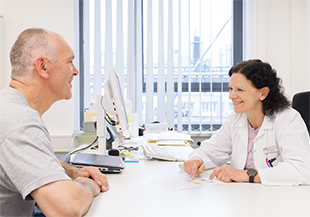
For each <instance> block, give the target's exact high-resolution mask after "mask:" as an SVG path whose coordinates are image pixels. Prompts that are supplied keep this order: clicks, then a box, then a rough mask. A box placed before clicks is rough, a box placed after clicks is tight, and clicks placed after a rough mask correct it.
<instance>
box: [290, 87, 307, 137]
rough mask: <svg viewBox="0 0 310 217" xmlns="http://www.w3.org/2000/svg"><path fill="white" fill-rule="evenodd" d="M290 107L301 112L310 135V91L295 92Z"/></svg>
mask: <svg viewBox="0 0 310 217" xmlns="http://www.w3.org/2000/svg"><path fill="white" fill-rule="evenodd" d="M292 107H293V108H294V109H296V110H297V111H298V112H299V113H300V114H301V117H302V118H303V119H304V121H305V123H306V125H307V128H308V132H309V135H310V91H306V92H300V93H296V94H295V95H294V97H293V102H292Z"/></svg>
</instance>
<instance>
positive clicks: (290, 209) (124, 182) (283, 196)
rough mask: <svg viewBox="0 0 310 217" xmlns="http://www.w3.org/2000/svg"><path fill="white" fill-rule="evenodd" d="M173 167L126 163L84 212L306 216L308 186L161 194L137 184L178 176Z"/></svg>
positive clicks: (232, 186) (215, 187)
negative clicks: (105, 190) (106, 190)
mask: <svg viewBox="0 0 310 217" xmlns="http://www.w3.org/2000/svg"><path fill="white" fill-rule="evenodd" d="M178 165H179V163H172V162H157V161H145V160H143V161H140V162H139V163H126V168H125V169H124V171H123V172H122V173H121V174H111V175H107V177H108V180H109V185H110V189H109V191H108V192H106V193H100V195H98V196H97V197H96V198H94V201H93V204H92V206H91V208H90V210H89V211H88V213H87V215H86V216H88V217H93V216H100V217H101V216H107V217H110V216H113V217H117V216H121V217H129V216H132V217H139V216H143V217H148V216H156V217H163V216H169V217H171V216H186V217H189V216H193V217H195V216H197V217H198V216H238V217H243V216H246V217H248V216H259V217H266V216H294V217H301V216H308V217H309V216H310V187H309V186H298V187H297V186H287V187H280V186H264V185H262V184H249V183H223V184H209V185H207V186H204V187H201V188H195V189H189V190H181V191H173V192H166V191H162V190H158V189H156V188H153V187H149V186H147V185H144V184H141V183H140V182H143V181H152V180H159V179H166V178H172V177H176V176H180V175H184V174H185V172H184V171H181V170H180V169H179V167H178ZM209 173H210V171H205V172H204V174H203V175H207V174H209Z"/></svg>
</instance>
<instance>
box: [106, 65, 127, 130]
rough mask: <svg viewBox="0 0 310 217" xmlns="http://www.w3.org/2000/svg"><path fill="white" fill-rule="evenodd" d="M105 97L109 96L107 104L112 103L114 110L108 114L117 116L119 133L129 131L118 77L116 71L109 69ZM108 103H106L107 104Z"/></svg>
mask: <svg viewBox="0 0 310 217" xmlns="http://www.w3.org/2000/svg"><path fill="white" fill-rule="evenodd" d="M104 83H105V91H106V93H105V95H106V94H108V96H109V97H108V98H106V99H107V100H108V102H107V103H110V105H111V106H112V110H110V111H109V110H106V111H107V112H108V113H110V114H113V115H115V117H116V121H117V122H118V124H117V125H116V126H115V127H116V129H117V131H118V132H120V131H124V130H128V119H127V113H126V107H125V104H124V98H123V94H122V89H121V85H120V82H119V78H118V75H117V73H116V71H115V70H114V69H109V74H108V76H107V77H106V79H105V82H104ZM105 103H106V102H105Z"/></svg>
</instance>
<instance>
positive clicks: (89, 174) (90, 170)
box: [72, 167, 109, 192]
mask: <svg viewBox="0 0 310 217" xmlns="http://www.w3.org/2000/svg"><path fill="white" fill-rule="evenodd" d="M78 177H85V178H92V179H93V180H94V181H95V182H96V183H97V185H98V186H99V187H100V189H101V191H102V192H105V191H107V190H108V189H109V184H108V179H107V177H106V176H105V175H104V174H102V173H101V172H100V171H99V169H98V168H95V167H83V168H80V169H78V170H76V171H75V173H74V174H73V177H72V179H76V178H78Z"/></svg>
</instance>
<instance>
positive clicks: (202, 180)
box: [141, 174, 223, 191]
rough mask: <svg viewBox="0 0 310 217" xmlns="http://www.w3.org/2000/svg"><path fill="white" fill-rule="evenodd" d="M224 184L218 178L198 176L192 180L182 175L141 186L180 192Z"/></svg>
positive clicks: (148, 182) (147, 182) (188, 176)
mask: <svg viewBox="0 0 310 217" xmlns="http://www.w3.org/2000/svg"><path fill="white" fill-rule="evenodd" d="M215 183H223V182H221V181H220V180H218V179H217V178H214V179H213V180H209V178H208V177H201V176H197V177H196V178H195V179H194V180H192V179H191V177H190V175H188V174H186V175H181V176H177V177H173V178H168V179H162V180H154V181H146V182H141V184H144V185H147V186H150V187H153V188H157V189H160V190H163V191H179V190H185V189H191V188H201V187H204V186H206V185H208V184H215Z"/></svg>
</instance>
